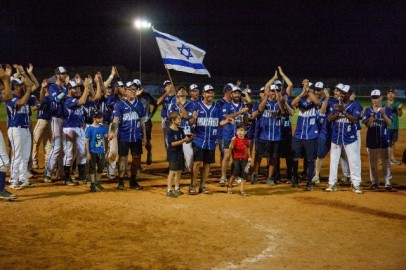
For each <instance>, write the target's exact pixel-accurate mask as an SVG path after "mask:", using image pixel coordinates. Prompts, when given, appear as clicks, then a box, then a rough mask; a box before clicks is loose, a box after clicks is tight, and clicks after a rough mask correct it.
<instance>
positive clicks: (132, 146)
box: [118, 141, 142, 157]
mask: <svg viewBox="0 0 406 270" xmlns="http://www.w3.org/2000/svg"><path fill="white" fill-rule="evenodd" d="M128 150H131V155H132V156H135V155H142V142H141V141H138V142H121V141H119V142H118V155H119V156H120V157H126V156H128Z"/></svg>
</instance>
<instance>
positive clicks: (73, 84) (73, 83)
mask: <svg viewBox="0 0 406 270" xmlns="http://www.w3.org/2000/svg"><path fill="white" fill-rule="evenodd" d="M76 86H78V84H77V83H76V82H75V81H73V80H70V81H69V82H68V84H67V85H66V88H68V89H70V88H75V87H76Z"/></svg>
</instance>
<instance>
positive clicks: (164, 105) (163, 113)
mask: <svg viewBox="0 0 406 270" xmlns="http://www.w3.org/2000/svg"><path fill="white" fill-rule="evenodd" d="M174 98H175V95H173V96H166V97H165V98H164V100H163V102H162V110H161V117H162V118H167V117H168V108H169V105H170V104H171V102H172V99H174Z"/></svg>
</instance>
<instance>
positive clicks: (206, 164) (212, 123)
mask: <svg viewBox="0 0 406 270" xmlns="http://www.w3.org/2000/svg"><path fill="white" fill-rule="evenodd" d="M213 98H214V88H213V86H211V85H209V84H208V85H205V86H204V88H203V100H202V101H198V102H195V104H194V105H195V106H194V107H193V109H192V110H193V116H192V118H191V119H190V122H191V124H194V125H195V128H194V132H195V135H196V137H195V139H194V141H193V147H194V153H193V156H194V162H193V170H192V178H191V185H190V187H189V194H190V195H195V194H197V193H196V189H195V182H196V179H197V174H198V172H199V170H200V167H202V166H203V171H202V173H201V182H200V186H199V193H204V194H209V193H210V192H209V191H208V190H207V189H206V187H205V183H206V180H207V177H208V176H209V172H210V164H211V163H214V162H215V149H216V139H217V132H218V130H217V129H218V126H219V125H224V124H225V123H226V122H227V120H224V121H222V122H220V119H221V117H222V114H221V109H220V107H219V106H217V105H215V104H214V103H213Z"/></svg>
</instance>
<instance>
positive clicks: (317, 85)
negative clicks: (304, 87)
mask: <svg viewBox="0 0 406 270" xmlns="http://www.w3.org/2000/svg"><path fill="white" fill-rule="evenodd" d="M314 87H315V88H316V89H323V88H324V83H323V82H316V84H315V85H314Z"/></svg>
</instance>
